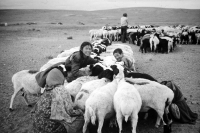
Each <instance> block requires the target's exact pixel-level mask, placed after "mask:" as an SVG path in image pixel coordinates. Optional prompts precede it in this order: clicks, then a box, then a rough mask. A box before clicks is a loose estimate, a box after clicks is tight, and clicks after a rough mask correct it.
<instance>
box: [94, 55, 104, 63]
mask: <svg viewBox="0 0 200 133" xmlns="http://www.w3.org/2000/svg"><path fill="white" fill-rule="evenodd" d="M94 59H96V60H97V61H98V62H100V61H103V59H101V57H100V56H96V57H94Z"/></svg>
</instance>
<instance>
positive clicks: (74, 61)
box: [65, 51, 98, 82]
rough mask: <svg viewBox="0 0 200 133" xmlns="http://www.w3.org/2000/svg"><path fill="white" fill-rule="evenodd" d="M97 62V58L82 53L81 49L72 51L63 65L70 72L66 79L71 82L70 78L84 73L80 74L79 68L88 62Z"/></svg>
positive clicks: (88, 63) (72, 78)
mask: <svg viewBox="0 0 200 133" xmlns="http://www.w3.org/2000/svg"><path fill="white" fill-rule="evenodd" d="M97 62H98V60H96V59H93V58H91V57H89V56H86V55H84V54H83V53H82V51H77V52H74V53H73V54H72V55H71V56H70V57H68V58H67V60H66V61H65V67H66V68H67V69H68V70H69V69H71V74H70V75H68V77H67V81H68V82H71V81H72V80H75V79H76V78H78V77H80V76H84V75H81V74H80V73H79V69H81V68H84V67H86V66H87V65H90V64H95V63H97Z"/></svg>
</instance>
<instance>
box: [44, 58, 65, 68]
mask: <svg viewBox="0 0 200 133" xmlns="http://www.w3.org/2000/svg"><path fill="white" fill-rule="evenodd" d="M67 58H68V57H60V58H53V59H51V60H49V61H48V62H47V63H46V64H44V65H43V66H42V67H41V68H40V71H44V70H46V69H47V68H49V67H51V66H53V65H55V64H57V63H62V64H64V63H65V61H66V59H67Z"/></svg>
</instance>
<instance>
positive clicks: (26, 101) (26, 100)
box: [23, 92, 32, 107]
mask: <svg viewBox="0 0 200 133" xmlns="http://www.w3.org/2000/svg"><path fill="white" fill-rule="evenodd" d="M23 97H24V101H25V103H26V105H28V107H32V105H31V104H29V102H28V98H27V94H26V92H24V95H23Z"/></svg>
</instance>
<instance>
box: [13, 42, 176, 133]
mask: <svg viewBox="0 0 200 133" xmlns="http://www.w3.org/2000/svg"><path fill="white" fill-rule="evenodd" d="M92 44H93V47H94V48H93V49H94V50H93V52H94V53H93V54H92V55H91V57H93V58H95V57H98V58H101V59H102V61H101V62H99V63H96V64H94V65H88V66H87V67H85V68H82V69H81V70H80V71H81V72H83V73H85V74H86V75H88V76H82V77H79V78H77V79H76V80H74V81H72V82H70V83H68V82H65V84H64V87H65V89H66V90H68V91H69V93H70V94H71V96H72V100H73V102H74V108H75V109H81V110H82V111H83V112H85V114H84V119H85V123H84V126H83V133H85V132H86V131H87V125H88V124H89V123H90V122H91V123H92V124H95V123H96V121H98V133H101V130H102V126H103V123H104V121H106V120H111V119H112V118H113V116H114V115H115V113H116V120H117V123H118V126H119V132H120V133H121V131H122V123H123V120H125V121H128V120H131V123H132V133H136V126H137V122H138V113H139V112H147V111H148V110H149V109H150V108H152V109H154V110H155V111H156V112H157V121H156V124H155V126H156V127H159V125H160V122H161V121H162V122H163V125H166V122H165V121H164V120H163V115H164V113H165V110H166V109H167V108H168V107H169V105H170V104H171V102H172V99H173V97H174V93H173V92H172V90H171V89H169V88H168V87H166V86H165V85H161V84H160V83H158V82H157V81H156V80H155V79H153V78H152V77H151V76H150V75H147V74H140V73H137V72H130V73H128V75H129V76H128V77H125V74H124V68H123V67H122V65H123V63H121V62H119V63H116V59H115V58H114V56H113V50H114V49H116V48H121V49H122V50H123V52H124V55H125V56H126V57H128V58H129V59H130V60H131V61H132V62H133V63H134V64H135V60H134V57H133V51H132V50H131V47H130V46H128V45H124V44H112V41H110V40H109V39H107V38H104V39H96V40H93V42H92ZM96 48H98V49H99V50H95V49H96ZM78 50H79V47H74V48H71V49H69V50H65V51H63V52H62V53H60V54H59V55H58V56H57V57H56V58H53V59H51V60H49V61H48V62H47V63H46V64H44V65H43V66H42V67H41V68H40V70H39V71H31V70H22V71H19V72H17V73H16V74H14V75H13V77H12V83H13V87H14V93H13V95H12V97H11V102H10V110H11V111H12V110H13V100H14V98H15V96H16V94H17V93H18V92H19V91H20V90H21V91H23V96H24V99H25V101H26V104H27V105H28V106H30V104H29V102H28V100H27V95H40V94H41V93H42V92H43V88H40V87H39V85H38V84H37V82H36V79H35V75H36V74H37V73H39V72H40V71H44V70H45V69H47V68H48V67H50V66H52V65H54V64H56V63H59V62H63V63H64V62H65V60H66V59H67V58H68V56H69V55H70V54H72V53H73V52H75V51H78Z"/></svg>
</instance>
